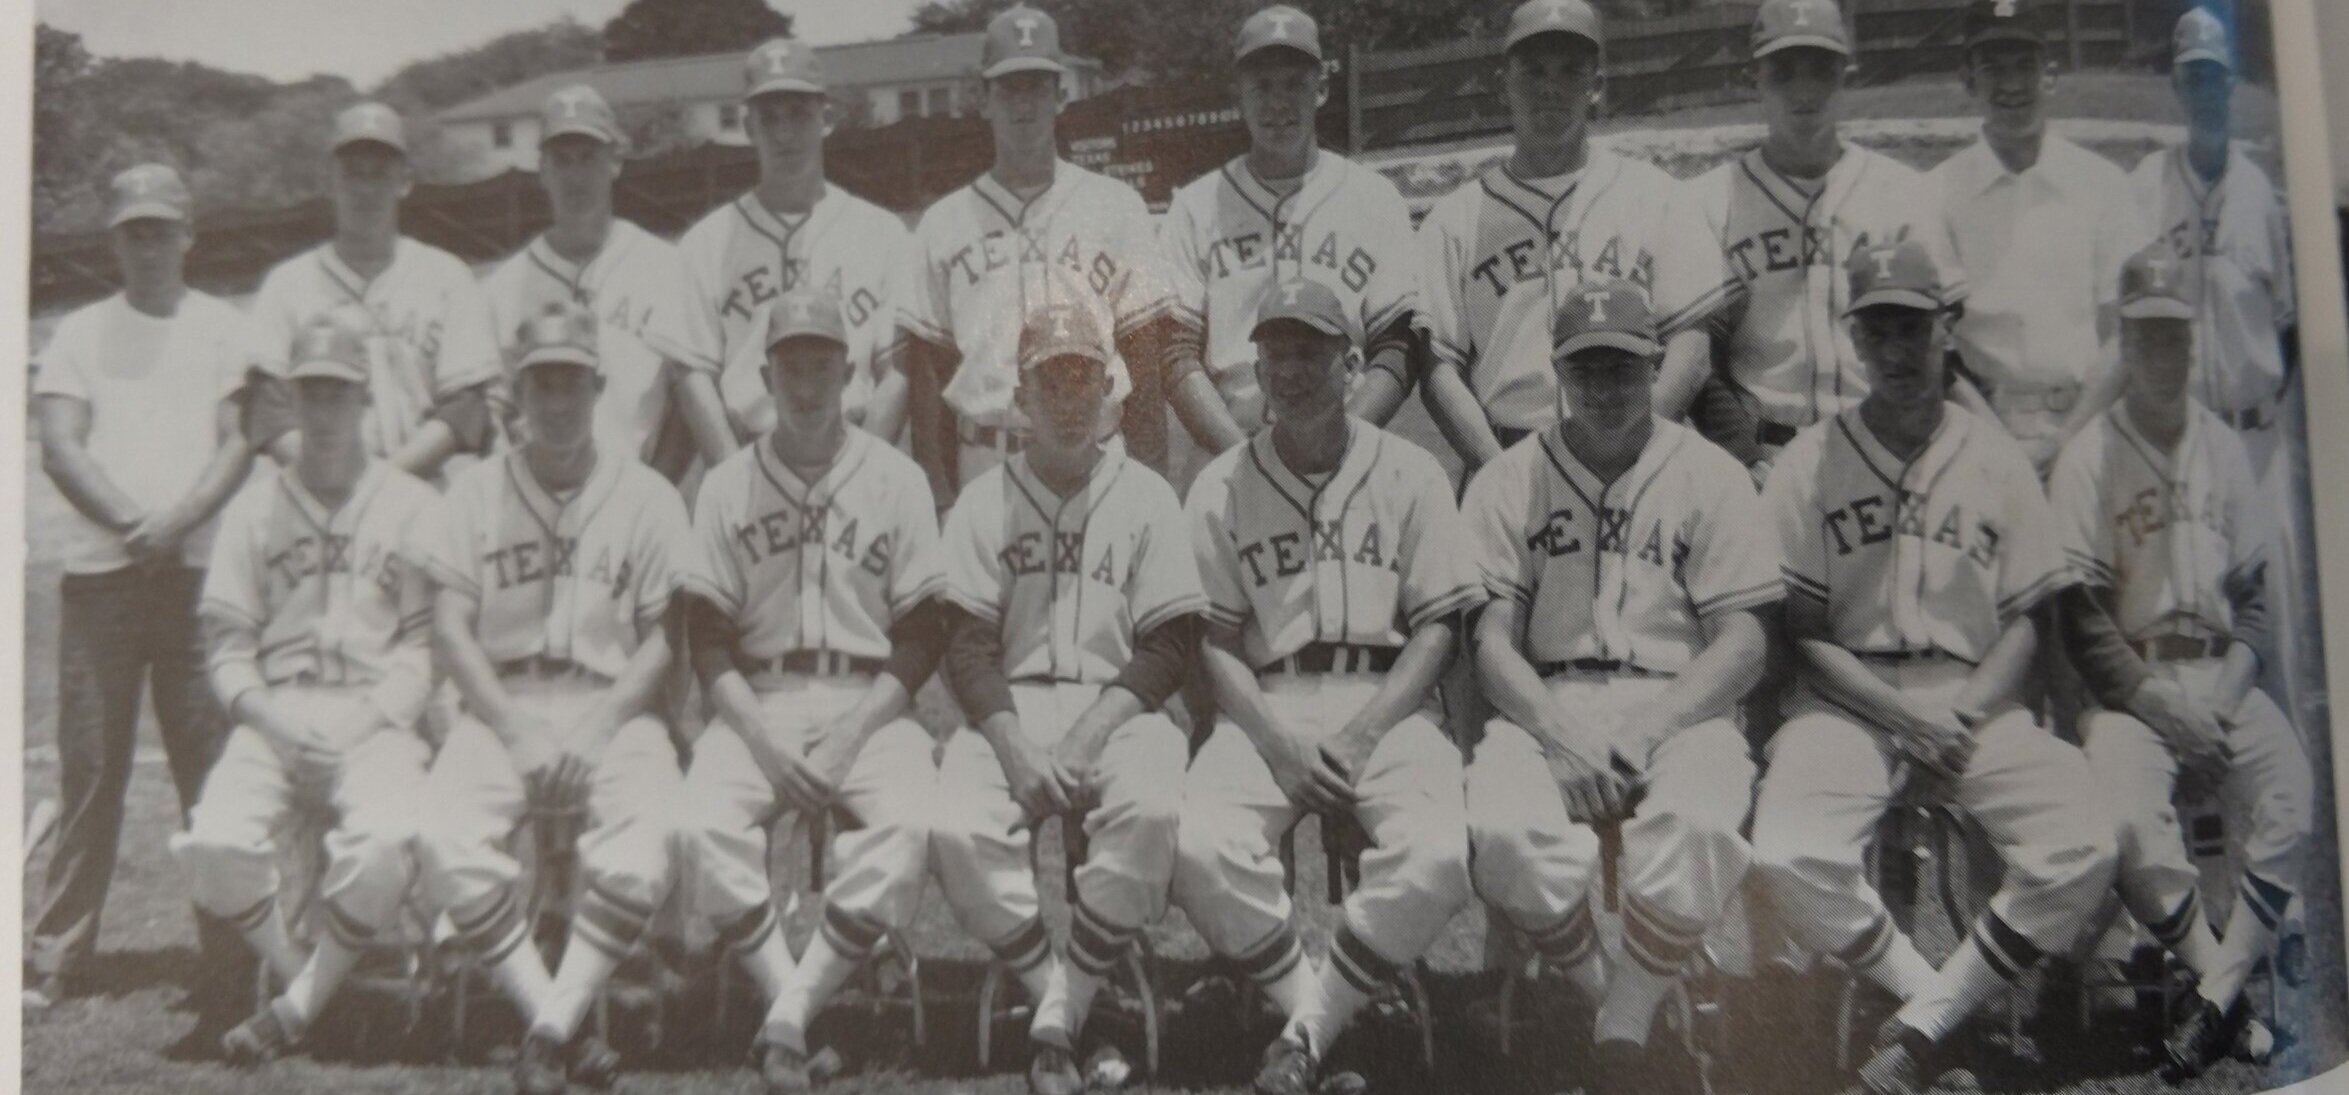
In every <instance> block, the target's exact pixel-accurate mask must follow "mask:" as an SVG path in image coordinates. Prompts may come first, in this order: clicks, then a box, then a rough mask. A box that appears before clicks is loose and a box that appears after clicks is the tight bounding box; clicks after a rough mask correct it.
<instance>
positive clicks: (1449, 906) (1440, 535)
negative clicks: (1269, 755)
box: [1174, 420, 1485, 1052]
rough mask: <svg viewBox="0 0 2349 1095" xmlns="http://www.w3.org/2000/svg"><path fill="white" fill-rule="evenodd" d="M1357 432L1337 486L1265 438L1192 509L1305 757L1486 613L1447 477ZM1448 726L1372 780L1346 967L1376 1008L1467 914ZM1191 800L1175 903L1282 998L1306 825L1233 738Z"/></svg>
mask: <svg viewBox="0 0 2349 1095" xmlns="http://www.w3.org/2000/svg"><path fill="white" fill-rule="evenodd" d="M1349 426H1350V428H1351V431H1352V432H1351V434H1350V436H1349V438H1348V441H1347V447H1346V454H1345V457H1344V459H1343V461H1342V462H1341V463H1340V464H1339V466H1338V468H1337V470H1336V471H1335V472H1334V473H1333V474H1331V475H1330V476H1328V477H1327V478H1326V479H1323V480H1322V481H1321V482H1319V483H1312V482H1308V481H1306V480H1304V479H1303V478H1301V477H1299V476H1297V475H1296V474H1294V473H1292V472H1291V471H1289V470H1288V467H1287V465H1285V464H1284V463H1282V461H1281V458H1280V455H1279V453H1278V452H1277V451H1276V450H1275V449H1274V447H1273V442H1272V437H1273V434H1272V431H1270V430H1264V431H1259V432H1258V433H1257V434H1256V436H1255V437H1253V438H1251V439H1250V440H1249V442H1248V444H1246V445H1242V446H1239V447H1237V448H1234V449H1232V450H1230V451H1228V452H1225V453H1223V454H1222V455H1220V456H1218V457H1217V458H1216V459H1215V460H1214V461H1213V462H1212V463H1210V464H1208V466H1207V467H1206V469H1205V470H1203V471H1201V472H1200V473H1199V478H1198V480H1197V481H1196V482H1195V483H1193V484H1192V488H1191V496H1190V499H1189V501H1188V503H1187V504H1186V506H1185V508H1186V509H1187V510H1188V511H1189V518H1190V522H1191V545H1192V549H1193V550H1194V551H1196V552H1197V554H1198V559H1199V572H1200V580H1201V583H1202V584H1203V585H1204V586H1205V588H1206V591H1207V599H1208V608H1207V611H1208V617H1209V619H1210V620H1211V621H1212V622H1214V623H1216V624H1218V625H1223V626H1232V627H1237V628H1238V629H1239V632H1240V636H1241V640H1242V646H1243V660H1245V661H1246V662H1247V663H1248V665H1249V666H1250V667H1252V668H1253V669H1254V670H1255V671H1256V672H1257V674H1258V678H1259V680H1260V681H1261V682H1262V683H1263V687H1264V692H1265V698H1266V700H1267V702H1269V703H1270V704H1271V707H1272V710H1273V713H1274V714H1275V715H1277V716H1278V717H1279V718H1280V720H1281V722H1282V724H1283V726H1284V727H1286V728H1287V729H1288V730H1289V731H1290V732H1291V733H1295V734H1299V735H1301V736H1303V737H1304V738H1306V739H1307V740H1320V739H1323V738H1326V737H1329V736H1330V735H1333V734H1336V733H1338V732H1339V731H1340V730H1341V729H1342V728H1343V727H1344V726H1345V725H1346V723H1347V721H1348V720H1349V719H1351V718H1353V716H1354V715H1355V713H1356V712H1357V711H1358V710H1360V708H1361V707H1362V705H1363V704H1365V703H1367V702H1369V701H1370V699H1371V697H1372V696H1374V695H1375V694H1376V693H1377V692H1378V690H1379V688H1380V685H1381V683H1382V679H1383V674H1384V673H1385V672H1386V671H1388V670H1389V669H1391V668H1392V667H1393V665H1394V663H1395V659H1396V657H1397V656H1398V655H1399V653H1400V652H1401V650H1402V648H1403V646H1404V645H1405V643H1406V642H1408V641H1409V639H1410V637H1411V635H1412V634H1413V633H1414V632H1417V631H1418V630H1420V629H1421V628H1424V627H1428V626H1431V625H1433V624H1436V623H1440V622H1443V621H1446V620H1449V619H1451V618H1452V617H1453V616H1455V615H1457V614H1458V613H1460V612H1462V611H1464V610H1467V609H1470V608H1473V607H1474V606H1476V605H1477V604H1480V603H1482V602H1483V601H1484V599H1485V592H1484V585H1483V582H1482V581H1481V580H1480V579H1479V576H1478V574H1477V569H1476V564H1475V558H1474V553H1473V552H1472V551H1471V550H1470V547H1469V543H1468V541H1467V538H1466V537H1465V536H1463V535H1462V534H1461V531H1460V513H1459V508H1458V506H1457V505H1456V504H1455V503H1454V502H1453V490H1452V485H1451V482H1450V480H1449V479H1447V478H1446V477H1445V475H1444V472H1443V469H1442V467H1441V466H1439V465H1438V464H1437V463H1436V460H1435V458H1434V457H1432V456H1430V455H1428V454H1427V453H1426V452H1425V451H1423V450H1421V449H1419V448H1418V447H1416V446H1414V445H1412V444H1411V443H1410V442H1408V441H1405V440H1403V439H1402V438H1400V437H1397V436H1395V435H1394V434H1391V433H1388V432H1386V431H1384V430H1382V429H1379V428H1378V427H1376V426H1372V425H1370V424H1369V423H1367V422H1363V421H1360V420H1353V421H1351V422H1350V423H1349ZM1440 718H1441V712H1440V710H1439V701H1438V698H1437V696H1436V693H1435V690H1433V689H1430V690H1429V695H1428V696H1427V697H1426V701H1425V703H1424V704H1423V706H1422V707H1421V708H1420V710H1418V711H1416V712H1414V713H1412V714H1410V715H1407V716H1405V717H1404V718H1403V720H1402V721H1401V722H1399V723H1397V724H1395V726H1394V727H1393V728H1392V729H1390V730H1389V731H1388V732H1387V733H1386V735H1385V736H1384V737H1382V738H1381V739H1379V741H1378V744H1377V745H1376V746H1375V747H1374V748H1373V749H1372V751H1371V754H1370V757H1369V759H1368V760H1367V762H1365V763H1364V765H1363V766H1362V769H1361V771H1359V772H1358V773H1356V774H1355V779H1354V791H1355V794H1356V796H1357V801H1356V805H1355V811H1354V815H1355V820H1356V821H1357V822H1358V823H1359V824H1360V825H1361V827H1362V829H1363V831H1364V832H1365V833H1367V834H1368V836H1369V844H1370V847H1369V849H1368V850H1367V851H1365V852H1364V853H1363V855H1362V861H1361V867H1362V875H1361V883H1360V885H1358V886H1357V887H1356V888H1355V889H1354V892H1353V893H1352V894H1350V895H1349V896H1348V897H1347V899H1346V906H1345V922H1344V925H1343V926H1342V927H1341V928H1340V929H1339V931H1338V935H1337V939H1336V942H1335V943H1334V944H1333V945H1332V947H1331V951H1330V960H1331V961H1332V962H1334V963H1336V965H1337V968H1338V970H1339V971H1340V972H1341V973H1342V974H1343V975H1344V976H1345V978H1346V979H1347V980H1348V982H1349V983H1351V984H1353V985H1354V986H1355V987H1357V988H1359V989H1362V990H1363V991H1369V990H1370V989H1371V988H1372V987H1374V986H1376V985H1377V984H1379V983H1381V982H1384V981H1386V980H1389V979H1390V978H1391V976H1392V974H1393V972H1394V970H1395V969H1396V968H1397V967H1399V966H1401V965H1404V964H1407V963H1410V962H1412V961H1415V960H1416V959H1417V958H1418V957H1419V956H1420V955H1421V954H1422V953H1423V952H1424V951H1425V950H1426V949H1427V947H1428V945H1429V944H1430V943H1432V942H1433V941H1434V940H1435V937H1436V934H1437V933H1438V932H1440V931H1442V930H1443V927H1444V924H1445V922H1446V921H1448V920H1450V919H1451V917H1452V915H1453V914H1454V913H1456V912H1458V911H1459V910H1460V909H1461V908H1462V907H1463V906H1465V905H1466V904H1467V903H1468V894H1469V890H1468V864H1467V860H1468V841H1467V816H1466V815H1467V806H1466V803H1465V802H1464V801H1463V799H1462V795H1461V790H1460V787H1461V765H1460V750H1459V748H1458V747H1457V746H1455V745H1454V744H1453V743H1452V741H1451V739H1450V738H1448V737H1446V736H1445V734H1444V730H1443V728H1442V726H1441V725H1440V722H1439V720H1440ZM1188 781H1189V796H1188V799H1187V801H1185V803H1184V804H1183V820H1182V834H1181V838H1180V840H1179V842H1178V847H1179V849H1180V855H1179V858H1178V859H1177V862H1176V867H1175V880H1174V899H1175V901H1176V903H1177V904H1179V905H1181V906H1182V908H1183V911H1184V913H1185V914H1186V915H1187V916H1188V917H1189V918H1190V921H1191V924H1192V926H1193V927H1195V928H1197V929H1198V931H1199V934H1200V935H1201V936H1203V937H1205V938H1206V940H1207V943H1208V945H1209V946H1210V947H1212V948H1213V949H1214V951H1215V952H1216V953H1217V954H1219V955H1223V956H1226V957H1230V958H1234V959H1236V960H1238V962H1239V963H1240V965H1241V966H1242V968H1243V969H1245V970H1246V971H1247V973H1248V974H1249V975H1250V977H1252V978H1253V979H1255V980H1256V981H1257V983H1258V984H1260V985H1265V986H1271V985H1273V984H1275V983H1277V982H1279V981H1280V980H1281V979H1282V978H1284V977H1286V976H1288V975H1289V974H1290V971H1291V970H1292V969H1293V968H1294V967H1295V966H1296V965H1297V963H1299V962H1301V961H1303V960H1304V954H1303V950H1302V948H1301V947H1300V946H1299V944H1298V940H1297V936H1296V932H1295V928H1294V927H1292V926H1291V924H1290V922H1289V894H1288V890H1287V888H1286V887H1285V886H1284V885H1283V884H1282V878H1281V866H1280V863H1279V861H1278V859H1277V857H1276V854H1275V848H1276V846H1277V845H1278V843H1279V841H1280V838H1281V835H1282V834H1283V833H1286V832H1288V831H1289V829H1290V828H1291V827H1292V826H1294V825H1295V824H1296V823H1297V820H1298V812H1297V807H1296V805H1295V804H1294V803H1292V802H1291V801H1290V799H1289V797H1288V796H1287V795H1285V794H1283V793H1282V792H1281V789H1280V787H1279V785H1278V784H1276V783H1275V782H1274V781H1273V777H1272V771H1271V770H1270V769H1269V768H1267V767H1266V766H1265V762H1264V758H1263V757H1262V756H1260V755H1259V754H1258V753H1257V752H1256V748H1255V746H1254V744H1253V743H1252V742H1251V741H1250V740H1249V738H1248V736H1247V735H1246V733H1244V732H1243V731H1242V730H1241V729H1240V728H1239V727H1238V726H1237V725H1234V724H1232V723H1231V722H1229V721H1228V720H1225V721H1222V722H1219V723H1218V724H1217V725H1216V726H1215V728H1214V730H1213V731H1212V732H1211V733H1210V734H1209V735H1208V737H1207V740H1206V743H1205V744H1204V745H1203V746H1202V747H1201V748H1200V750H1199V752H1198V755H1197V756H1196V757H1195V758H1194V759H1193V761H1192V764H1191V771H1190V775H1189V777H1188ZM1295 1018H1296V1017H1295V1016H1292V1019H1295ZM1322 1048H1326V1047H1319V1046H1317V1047H1314V1049H1315V1051H1316V1052H1318V1051H1319V1050H1320V1049H1322Z"/></svg>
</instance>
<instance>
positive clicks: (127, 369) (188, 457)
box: [33, 290, 253, 574]
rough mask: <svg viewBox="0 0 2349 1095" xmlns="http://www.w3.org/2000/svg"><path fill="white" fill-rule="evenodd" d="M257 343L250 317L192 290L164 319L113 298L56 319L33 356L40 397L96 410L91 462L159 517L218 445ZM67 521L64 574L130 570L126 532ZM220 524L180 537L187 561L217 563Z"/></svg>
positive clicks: (71, 514) (208, 523)
mask: <svg viewBox="0 0 2349 1095" xmlns="http://www.w3.org/2000/svg"><path fill="white" fill-rule="evenodd" d="M252 337H253V336H252V332H251V331H250V330H248V329H247V328H246V326H245V317H244V315H243V314H242V313H240V312H238V311H237V310H236V308H234V307H232V306H231V305H229V304H228V303H227V302H226V301H223V300H221V299H220V298H218V297H213V296H208V295H206V294H203V293H199V292H196V291H194V290H189V291H188V292H187V294H186V295H184V296H182V297H181V298H180V301H179V308H178V310H177V311H176V312H175V313H174V314H172V315H171V316H170V317H169V318H163V317H158V316H150V315H148V314H146V313H144V312H141V311H139V310H138V309H136V308H133V307H131V306H130V302H129V301H127V300H124V299H123V297H122V295H121V294H119V293H117V294H115V295H114V296H110V297H107V298H106V299H104V300H101V301H99V302H97V303H95V304H91V305H88V306H86V307H83V308H78V309H75V310H74V311H73V312H72V313H71V314H69V315H67V316H66V317H65V318H64V319H63V320H61V321H59V322H58V324H57V330H56V331H55V332H54V333H52V334H51V335H50V336H49V342H48V344H47V345H45V346H43V347H41V349H40V351H39V352H37V353H35V354H34V355H33V394H34V395H36V396H43V395H54V396H64V397H66V398H69V399H73V400H76V401H78V402H80V403H81V404H83V405H84V406H85V407H87V408H89V412H90V432H89V436H88V438H87V439H86V440H85V442H84V446H83V447H84V448H85V449H86V450H87V451H88V452H89V454H90V457H91V459H93V460H95V461H97V463H98V467H99V468H100V470H102V471H104V472H105V473H106V479H107V481H108V482H111V483H113V484H114V486H115V488H116V489H117V490H120V491H121V492H122V493H123V494H124V495H125V496H127V497H128V498H129V499H130V500H131V501H132V502H135V503H137V504H138V506H139V508H140V509H141V510H142V511H145V512H148V513H155V512H160V511H161V510H163V509H164V508H165V507H168V506H172V505H176V504H178V503H179V502H180V500H181V499H184V498H186V497H187V496H188V492H189V491H191V490H193V489H195V486H196V482H197V481H198V480H199V479H201V478H203V475H204V469H205V467H206V466H207V465H209V464H210V463H211V462H212V457H213V454H214V452H216V451H217V450H218V449H219V445H220V438H219V430H218V425H219V422H218V418H217V415H218V413H219V407H220V401H221V400H222V399H225V398H227V397H228V396H230V395H232V394H234V393H235V392H236V391H237V389H239V388H241V387H242V386H243V385H244V382H245V368H246V355H247V354H248V353H250V352H251V346H252ZM63 520H64V524H65V534H66V538H65V569H66V572H67V573H70V574H98V573H103V572H106V571H110V570H119V569H121V568H123V567H126V566H129V565H130V563H131V558H130V553H129V552H128V551H126V550H124V548H123V544H122V534H120V533H118V532H115V531H114V530H113V529H110V528H106V527H105V526H103V525H100V524H98V523H97V522H96V521H92V520H90V519H89V518H88V517H86V516H84V515H83V514H82V512H81V511H80V510H78V509H71V508H70V507H69V508H68V510H67V513H66V516H65V517H64V518H63ZM216 521H217V518H209V519H206V520H205V521H204V523H203V524H200V525H198V526H196V527H195V528H193V529H190V530H189V531H188V534H187V535H186V536H185V537H183V538H181V540H180V544H179V551H178V552H177V553H176V554H177V556H178V558H179V560H180V562H182V563H184V564H186V565H188V566H191V567H201V566H203V565H204V564H205V562H206V561H208V560H209V559H210V558H211V555H212V529H213V527H214V525H215V523H216Z"/></svg>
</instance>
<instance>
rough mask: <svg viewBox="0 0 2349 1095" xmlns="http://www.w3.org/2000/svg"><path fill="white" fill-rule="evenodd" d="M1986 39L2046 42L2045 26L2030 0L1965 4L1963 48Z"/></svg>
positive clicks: (1979, 43) (2000, 0) (2031, 42)
mask: <svg viewBox="0 0 2349 1095" xmlns="http://www.w3.org/2000/svg"><path fill="white" fill-rule="evenodd" d="M1990 42H2023V43H2026V44H2029V45H2034V46H2037V45H2045V44H2046V43H2047V30H2046V25H2045V24H2044V23H2042V22H2041V21H2040V15H2039V9H2038V6H2037V5H2036V4H2034V3H2032V2H2031V0H1974V2H1973V3H1972V4H1969V5H1967V6H1966V48H1967V49H1972V48H1974V47H1975V46H1979V45H1985V44H1987V43H1990Z"/></svg>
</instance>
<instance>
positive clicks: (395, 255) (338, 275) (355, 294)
mask: <svg viewBox="0 0 2349 1095" xmlns="http://www.w3.org/2000/svg"><path fill="white" fill-rule="evenodd" d="M407 257H408V237H406V236H393V237H392V250H391V261H390V262H387V263H385V264H384V266H383V272H382V273H380V274H377V275H375V276H374V277H372V278H363V277H360V276H359V272H358V271H357V270H353V269H351V266H350V264H349V263H347V262H344V261H343V257H342V256H341V255H338V254H336V253H335V250H334V241H333V240H328V241H326V242H325V243H322V244H319V245H318V265H319V267H320V268H321V269H323V270H325V271H326V276H327V277H329V278H332V279H334V281H335V283H336V284H338V285H341V286H342V287H343V291H344V292H346V293H349V294H350V295H351V299H352V300H356V301H362V302H363V301H365V300H366V299H367V294H368V293H370V292H372V291H374V289H375V284H376V283H377V282H379V281H382V280H384V279H385V278H388V277H391V276H392V274H393V273H394V272H395V271H397V270H399V268H400V261H401V260H402V259H405V258H407Z"/></svg>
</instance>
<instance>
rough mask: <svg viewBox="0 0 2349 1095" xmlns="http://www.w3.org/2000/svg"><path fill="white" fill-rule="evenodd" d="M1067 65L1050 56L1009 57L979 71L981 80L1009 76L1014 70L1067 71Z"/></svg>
mask: <svg viewBox="0 0 2349 1095" xmlns="http://www.w3.org/2000/svg"><path fill="white" fill-rule="evenodd" d="M1067 71H1068V66H1067V65H1064V64H1061V63H1060V62H1058V61H1055V60H1053V59H1052V58H1050V57H1009V58H1005V59H1004V60H1001V61H997V62H995V63H994V64H992V65H989V66H987V68H986V70H985V71H983V72H981V73H979V78H980V79H982V80H993V79H996V78H998V77H1003V76H1009V75H1011V74H1012V73H1014V72H1067Z"/></svg>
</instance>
